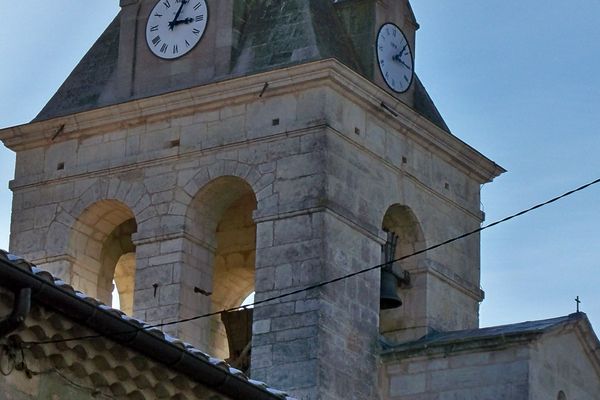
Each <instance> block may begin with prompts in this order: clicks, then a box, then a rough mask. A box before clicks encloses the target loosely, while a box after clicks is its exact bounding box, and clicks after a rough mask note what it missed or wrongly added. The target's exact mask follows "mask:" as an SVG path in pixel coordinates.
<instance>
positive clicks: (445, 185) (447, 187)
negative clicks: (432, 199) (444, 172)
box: [444, 182, 450, 190]
mask: <svg viewBox="0 0 600 400" xmlns="http://www.w3.org/2000/svg"><path fill="white" fill-rule="evenodd" d="M444 187H445V188H446V190H447V189H450V184H449V183H448V182H446V183H444Z"/></svg>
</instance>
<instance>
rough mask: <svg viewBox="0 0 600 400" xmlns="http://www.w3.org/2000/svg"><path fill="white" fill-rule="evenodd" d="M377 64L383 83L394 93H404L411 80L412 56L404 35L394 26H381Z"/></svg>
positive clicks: (378, 38)
mask: <svg viewBox="0 0 600 400" xmlns="http://www.w3.org/2000/svg"><path fill="white" fill-rule="evenodd" d="M377 62H378V65H379V70H380V71H381V75H382V76H383V79H384V80H385V83H387V85H388V86H389V87H390V89H392V90H393V91H394V92H397V93H402V92H406V91H407V90H408V88H409V87H410V84H411V83H412V80H413V56H412V52H411V49H410V45H409V44H408V40H406V36H404V33H402V31H401V30H400V28H398V27H397V26H396V25H395V24H392V23H387V24H383V25H382V26H381V28H380V29H379V33H378V34H377Z"/></svg>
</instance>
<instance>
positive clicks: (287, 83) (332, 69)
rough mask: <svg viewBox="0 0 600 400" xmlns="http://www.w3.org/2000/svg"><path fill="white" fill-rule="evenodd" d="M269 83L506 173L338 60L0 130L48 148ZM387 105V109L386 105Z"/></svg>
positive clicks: (476, 166) (203, 106) (465, 164)
mask: <svg viewBox="0 0 600 400" xmlns="http://www.w3.org/2000/svg"><path fill="white" fill-rule="evenodd" d="M266 82H268V88H267V89H266V92H265V93H264V94H265V96H273V95H279V94H285V93H291V92H295V91H298V89H304V88H310V87H322V86H324V85H325V86H329V87H331V88H333V89H334V90H336V91H338V92H340V93H342V94H343V95H344V96H347V97H349V98H351V99H352V100H354V101H357V102H358V103H360V104H361V105H363V106H365V107H366V108H367V109H370V110H371V111H372V112H374V113H375V112H376V113H380V115H381V116H382V118H384V119H385V120H386V122H387V123H388V124H389V125H390V126H391V127H393V128H394V129H397V130H398V131H401V132H404V133H406V134H407V135H409V136H410V137H411V139H414V140H415V141H416V142H418V143H420V144H421V145H422V146H424V147H426V148H428V149H430V150H431V151H433V152H434V153H436V154H437V155H439V156H440V157H441V158H443V159H446V160H451V161H452V162H453V164H455V165H457V166H458V167H459V168H460V169H461V170H463V171H464V172H465V173H466V174H467V175H469V176H471V177H473V178H474V179H476V180H478V181H479V182H481V183H484V182H488V181H491V180H492V179H494V178H495V177H496V176H498V175H500V174H501V173H503V172H504V169H503V168H502V167H500V166H498V165H497V164H496V163H494V162H493V161H491V160H489V159H488V158H486V157H485V156H483V155H482V154H481V153H479V152H478V151H476V150H475V149H473V148H472V147H470V146H469V145H467V144H466V143H464V142H463V141H461V140H460V139H458V138H457V137H455V136H454V135H452V134H450V133H448V132H446V131H444V130H443V129H441V128H439V127H437V126H436V125H435V124H433V123H432V122H430V121H429V120H427V119H426V118H424V117H422V116H421V115H420V114H418V113H417V112H415V111H414V110H412V109H411V108H409V107H408V106H407V105H405V104H404V103H402V102H400V101H399V100H397V99H395V98H394V97H392V96H391V95H389V94H388V93H386V92H385V91H384V90H382V89H381V88H379V87H378V86H376V85H375V84H373V83H372V82H370V81H368V80H367V79H365V78H363V77H362V76H360V75H358V74H357V73H355V72H354V71H352V70H351V69H349V68H348V67H346V66H344V65H343V64H341V63H339V62H338V61H336V60H334V59H327V60H321V61H316V62H312V63H307V64H302V65H298V66H293V67H288V68H284V69H278V70H274V71H268V72H264V73H259V74H255V75H251V76H244V77H238V78H233V79H228V80H225V81H222V82H216V83H211V84H207V85H204V86H198V87H194V88H191V89H185V90H180V91H176V92H171V93H166V94H163V95H160V96H154V97H149V98H144V99H139V100H133V101H129V102H126V103H122V104H117V105H112V106H108V107H103V108H99V109H95V110H92V111H86V112H82V113H77V114H72V115H68V116H65V117H57V118H53V119H50V120H46V121H39V122H33V123H29V124H24V125H19V126H15V127H12V128H6V129H3V130H0V140H2V141H3V142H4V144H5V145H6V146H7V147H8V148H10V149H11V150H14V151H17V152H18V151H22V150H26V149H31V148H36V147H41V146H47V145H49V144H51V143H52V142H54V141H62V140H65V139H73V138H82V137H87V136H91V135H96V134H101V133H104V132H111V131H116V130H119V129H123V128H129V127H133V126H137V125H140V124H144V123H147V122H152V121H158V120H162V119H165V118H173V117H180V116H186V115H190V114H192V113H195V112H198V111H205V110H215V109H219V108H221V107H224V106H231V105H233V104H243V103H245V102H248V101H251V100H255V99H256V98H257V97H259V95H260V94H261V92H263V89H264V87H265V83H266ZM382 104H384V105H385V106H382Z"/></svg>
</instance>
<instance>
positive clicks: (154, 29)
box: [150, 25, 158, 32]
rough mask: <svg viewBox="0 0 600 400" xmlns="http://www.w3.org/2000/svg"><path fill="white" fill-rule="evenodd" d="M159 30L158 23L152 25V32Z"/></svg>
mask: <svg viewBox="0 0 600 400" xmlns="http://www.w3.org/2000/svg"><path fill="white" fill-rule="evenodd" d="M157 30H158V25H154V26H152V27H150V32H156V31H157Z"/></svg>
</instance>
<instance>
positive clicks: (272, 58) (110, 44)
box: [34, 0, 450, 132]
mask: <svg viewBox="0 0 600 400" xmlns="http://www.w3.org/2000/svg"><path fill="white" fill-rule="evenodd" d="M235 4H236V7H237V8H239V10H238V9H237V8H236V32H237V35H238V36H239V38H240V40H241V42H240V43H236V44H235V45H234V48H233V50H232V60H231V65H230V73H229V75H225V76H218V77H217V76H215V77H213V79H212V80H223V79H228V78H231V77H235V76H244V75H250V74H254V73H258V72H262V71H267V70H272V69H276V68H281V67H284V66H290V65H296V64H301V63H306V62H310V61H316V60H323V59H327V58H335V59H337V60H338V61H340V62H341V63H343V64H344V65H346V66H348V67H349V68H351V69H353V70H354V71H356V72H358V73H359V74H361V75H363V76H368V75H369V74H368V73H367V72H366V71H365V70H364V68H363V66H362V65H361V63H360V62H359V58H358V56H357V54H356V52H357V51H360V49H355V48H354V47H353V45H352V44H351V43H352V40H350V37H348V34H347V33H346V30H345V28H344V27H343V26H342V23H341V21H340V20H339V16H338V14H337V12H336V9H335V6H334V3H333V2H331V1H324V0H244V2H242V3H239V2H236V3H235ZM120 15H121V14H119V15H117V17H116V18H115V19H114V20H113V21H112V23H111V24H110V25H109V26H108V28H107V29H106V30H105V31H104V33H103V34H102V35H101V36H100V38H99V39H98V40H97V41H96V43H94V45H93V46H92V48H91V49H90V50H89V51H88V52H87V54H86V55H85V56H84V57H83V59H82V60H81V61H80V62H79V64H78V65H77V66H76V67H75V69H74V70H73V72H71V74H70V75H69V76H68V78H67V79H66V81H65V82H64V83H63V84H62V86H61V87H60V88H59V89H58V91H57V92H56V94H54V96H53V97H52V98H51V99H50V101H49V102H48V103H47V104H46V106H45V107H44V108H43V109H42V111H41V112H40V113H39V114H38V115H37V117H36V118H35V119H34V121H42V120H47V119H51V118H55V117H60V116H65V115H69V114H74V113H78V112H83V111H89V110H92V109H95V108H99V107H104V106H108V105H114V104H117V103H119V102H122V101H127V100H133V99H135V98H137V97H139V95H135V94H132V96H131V98H129V99H127V98H124V99H123V98H118V97H117V96H116V95H115V94H114V93H113V91H114V88H115V85H118V82H117V81H116V75H117V64H118V58H119V39H120ZM238 28H239V31H238ZM206 83H210V80H209V81H207V82H197V84H206ZM414 84H415V85H416V87H415V91H414V99H413V101H414V105H413V107H414V109H415V111H416V112H418V113H419V114H421V115H423V116H424V117H425V118H427V119H428V120H430V121H431V122H433V123H434V124H436V125H437V126H438V127H440V128H442V129H444V130H445V131H447V132H450V130H449V129H448V126H447V125H446V123H445V122H444V120H443V118H442V116H441V115H440V113H439V112H438V110H437V108H436V107H435V105H434V104H433V101H432V100H431V98H430V97H429V95H428V94H427V91H426V90H425V87H424V86H423V84H422V83H421V81H420V80H419V79H418V78H416V79H415V83H414ZM178 89H180V88H178ZM157 94H160V93H157Z"/></svg>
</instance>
